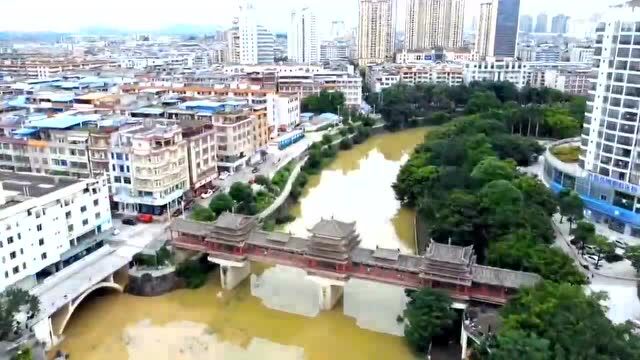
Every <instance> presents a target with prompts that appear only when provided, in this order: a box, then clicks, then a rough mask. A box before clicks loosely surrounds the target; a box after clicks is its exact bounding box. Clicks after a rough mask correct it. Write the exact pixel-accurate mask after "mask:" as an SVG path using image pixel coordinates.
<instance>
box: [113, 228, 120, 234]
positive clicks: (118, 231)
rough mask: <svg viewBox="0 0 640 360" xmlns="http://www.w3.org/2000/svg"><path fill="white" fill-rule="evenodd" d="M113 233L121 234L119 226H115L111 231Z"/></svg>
mask: <svg viewBox="0 0 640 360" xmlns="http://www.w3.org/2000/svg"><path fill="white" fill-rule="evenodd" d="M111 233H112V234H113V235H120V230H119V229H118V228H113V231H111Z"/></svg>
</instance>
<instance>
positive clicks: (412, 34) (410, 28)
mask: <svg viewBox="0 0 640 360" xmlns="http://www.w3.org/2000/svg"><path fill="white" fill-rule="evenodd" d="M464 5H465V1H464V0H409V1H408V2H407V16H406V20H405V48H406V49H407V50H424V49H430V48H434V47H460V46H462V33H463V31H464Z"/></svg>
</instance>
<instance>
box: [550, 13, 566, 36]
mask: <svg viewBox="0 0 640 360" xmlns="http://www.w3.org/2000/svg"><path fill="white" fill-rule="evenodd" d="M568 30H569V17H568V16H566V15H563V14H558V15H556V16H554V17H553V18H552V19H551V32H552V33H556V34H566V33H567V31H568Z"/></svg>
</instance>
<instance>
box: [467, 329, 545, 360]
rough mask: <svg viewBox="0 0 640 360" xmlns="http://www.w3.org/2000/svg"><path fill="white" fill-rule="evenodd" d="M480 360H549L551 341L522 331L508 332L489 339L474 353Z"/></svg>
mask: <svg viewBox="0 0 640 360" xmlns="http://www.w3.org/2000/svg"><path fill="white" fill-rule="evenodd" d="M474 354H476V355H477V358H478V359H479V360H515V359H518V360H549V359H552V358H553V356H552V352H551V349H550V348H549V341H548V340H546V339H541V338H539V337H538V336H537V335H536V334H529V333H526V332H524V331H521V330H507V331H502V332H500V335H498V336H492V337H489V338H488V339H487V340H485V341H484V342H482V343H481V344H480V346H479V347H478V349H477V350H475V351H474Z"/></svg>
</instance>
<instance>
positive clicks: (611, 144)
mask: <svg viewBox="0 0 640 360" xmlns="http://www.w3.org/2000/svg"><path fill="white" fill-rule="evenodd" d="M593 70H594V72H595V73H597V79H593V80H592V84H591V88H590V91H589V95H588V96H587V110H586V113H585V118H584V125H583V131H582V136H581V138H580V139H576V143H578V141H579V144H580V149H581V153H580V158H579V161H578V164H577V166H576V167H575V168H573V169H571V168H567V167H566V166H563V164H558V163H557V161H554V159H553V158H552V157H551V156H549V158H551V161H549V162H548V165H546V166H545V177H546V179H547V181H548V182H549V183H550V186H551V188H552V189H553V190H554V191H559V190H560V189H562V188H570V189H575V190H576V191H577V192H578V193H579V194H580V196H581V197H582V199H583V201H584V203H585V208H586V211H585V213H586V214H587V216H588V217H590V218H591V219H592V220H594V221H596V222H601V223H605V224H607V225H608V227H609V228H610V229H612V230H614V231H617V232H620V233H625V234H629V235H632V236H635V237H640V161H639V159H638V156H637V154H638V150H640V149H639V148H638V146H639V141H638V140H639V139H638V135H637V134H638V129H637V127H638V123H639V121H640V86H639V84H640V8H639V7H632V6H628V7H622V8H615V9H611V10H610V13H609V14H608V15H607V18H606V20H605V22H601V23H599V24H598V26H597V27H596V44H595V55H594V60H593ZM556 160H557V159H556Z"/></svg>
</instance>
